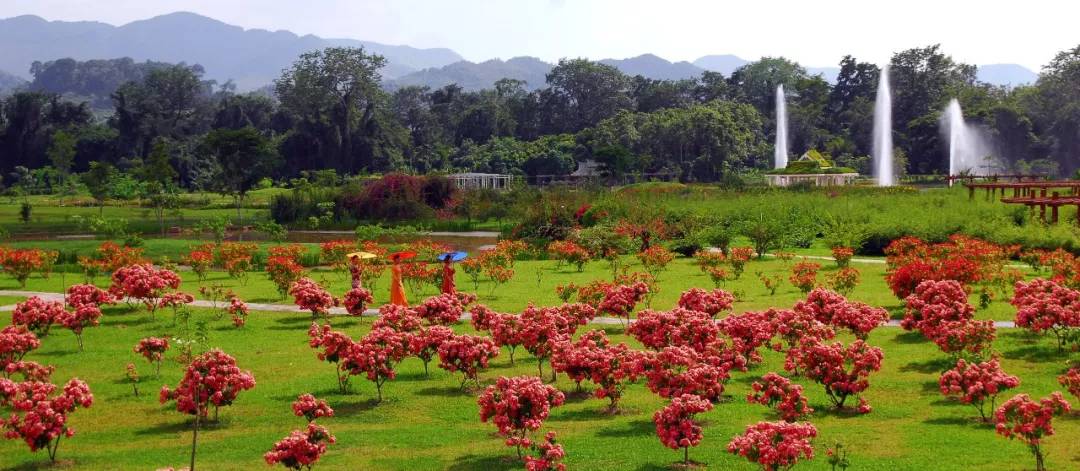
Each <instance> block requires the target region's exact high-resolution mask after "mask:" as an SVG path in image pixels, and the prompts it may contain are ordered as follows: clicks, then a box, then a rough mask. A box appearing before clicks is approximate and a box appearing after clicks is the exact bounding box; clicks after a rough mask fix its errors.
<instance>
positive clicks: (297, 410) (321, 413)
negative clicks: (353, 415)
mask: <svg viewBox="0 0 1080 471" xmlns="http://www.w3.org/2000/svg"><path fill="white" fill-rule="evenodd" d="M292 410H293V414H295V415H296V416H297V417H303V418H305V419H307V421H308V422H313V421H314V420H315V419H317V418H319V417H333V416H334V409H331V408H330V405H329V404H327V403H326V401H324V400H322V399H315V396H312V395H311V394H301V395H299V396H297V397H296V401H295V402H293V403H292Z"/></svg>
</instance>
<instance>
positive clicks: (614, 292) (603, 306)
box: [597, 281, 649, 324]
mask: <svg viewBox="0 0 1080 471" xmlns="http://www.w3.org/2000/svg"><path fill="white" fill-rule="evenodd" d="M647 294H649V285H647V284H645V283H643V282H640V281H639V282H637V283H634V284H631V285H617V286H612V287H610V288H608V289H607V290H606V291H605V292H604V298H603V300H601V301H600V304H599V305H598V306H597V311H599V312H601V313H604V314H609V315H611V316H614V317H617V318H619V319H624V320H625V321H626V323H627V324H629V323H630V315H631V314H633V312H634V308H635V307H636V306H637V304H638V303H640V302H641V301H642V300H643V299H644V298H645V296H646V295H647Z"/></svg>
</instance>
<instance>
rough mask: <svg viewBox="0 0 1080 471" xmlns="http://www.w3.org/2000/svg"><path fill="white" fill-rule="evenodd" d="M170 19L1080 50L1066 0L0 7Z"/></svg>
mask: <svg viewBox="0 0 1080 471" xmlns="http://www.w3.org/2000/svg"><path fill="white" fill-rule="evenodd" d="M175 11H190V12H194V13H199V14H202V15H205V16H209V17H212V18H215V19H218V20H221V21H224V22H226V23H230V24H234V25H237V26H242V27H245V28H261V29H269V30H279V29H284V30H289V31H292V32H294V33H297V34H314V35H318V36H323V37H333V38H352V39H363V40H369V41H376V42H381V43H386V44H407V45H410V46H414V47H448V48H451V49H453V50H455V51H457V52H458V53H459V54H461V55H462V56H464V57H465V58H466V59H468V60H471V61H482V60H487V59H491V58H501V59H509V58H511V57H514V56H523V55H528V56H536V57H539V58H541V59H543V60H546V61H554V60H557V59H559V58H562V57H588V58H590V59H603V58H626V57H632V56H636V55H640V54H643V53H653V54H656V55H658V56H660V57H663V58H665V59H668V60H671V61H679V60H686V61H692V60H694V59H696V58H698V57H701V56H703V55H707V54H734V55H737V56H739V57H742V58H744V59H756V58H758V57H762V56H784V57H787V58H790V59H794V60H796V61H798V62H800V63H801V64H803V65H805V66H816V67H820V66H831V65H836V64H837V63H838V62H839V61H840V58H841V57H843V56H844V55H845V54H851V55H853V56H855V57H856V58H858V59H859V60H861V61H866V62H874V63H878V64H883V63H885V62H888V60H889V57H890V56H891V55H892V54H893V53H894V52H897V51H900V50H904V49H908V48H912V47H921V46H925V45H929V44H934V43H940V44H941V45H942V48H943V50H944V51H945V52H946V53H948V54H950V55H952V56H953V58H954V59H957V60H959V61H962V62H966V63H970V64H995V63H1017V64H1021V65H1024V66H1026V67H1028V68H1030V69H1032V70H1035V71H1038V70H1039V69H1040V68H1041V67H1042V65H1044V64H1046V63H1047V62H1048V61H1049V60H1050V59H1051V58H1052V57H1053V56H1054V55H1055V54H1056V53H1057V52H1059V51H1062V50H1065V49H1067V48H1072V47H1075V46H1076V45H1078V44H1080V29H1078V28H1077V27H1076V23H1075V21H1076V18H1080V2H1077V1H1073V0H1056V1H1051V0H1024V1H1015V0H1013V1H1008V2H1006V1H1000V0H983V1H978V2H976V1H970V0H903V1H891V2H881V1H875V0H810V1H807V0H802V1H797V0H796V1H789V0H772V1H761V0H740V1H737V2H731V1H725V0H713V1H707V0H696V1H691V0H651V1H648V0H0V18H7V17H11V16H17V15H23V14H33V15H38V16H41V17H43V18H45V19H48V20H66V21H76V20H93V21H102V22H105V23H109V24H113V25H122V24H124V23H128V22H131V21H134V20H140V19H145V18H149V17H152V16H156V15H160V14H165V13H171V12H175Z"/></svg>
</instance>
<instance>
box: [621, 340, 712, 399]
mask: <svg viewBox="0 0 1080 471" xmlns="http://www.w3.org/2000/svg"><path fill="white" fill-rule="evenodd" d="M635 363H636V364H635V365H634V368H635V371H633V373H632V374H633V375H635V376H637V375H638V374H642V375H644V376H645V377H646V379H647V381H646V385H647V386H648V387H649V390H650V391H652V392H653V393H655V394H657V395H658V396H660V397H665V398H674V397H678V396H682V395H685V394H693V395H695V396H699V397H701V398H702V399H705V400H707V401H710V402H716V401H719V400H720V396H721V395H722V394H723V392H724V384H725V383H726V382H727V380H728V378H730V376H729V375H728V371H729V367H727V366H721V365H718V364H717V363H718V362H717V361H715V360H714V358H711V357H708V356H705V355H701V354H699V353H697V352H695V351H694V350H693V349H692V348H690V347H667V348H665V349H663V350H661V351H659V352H651V353H647V354H642V355H640V356H639V359H638V360H636V362H635Z"/></svg>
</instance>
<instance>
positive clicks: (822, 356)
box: [784, 340, 884, 414]
mask: <svg viewBox="0 0 1080 471" xmlns="http://www.w3.org/2000/svg"><path fill="white" fill-rule="evenodd" d="M883 356H884V355H883V354H882V353H881V349H880V348H877V347H871V346H870V345H867V344H866V343H865V342H863V341H862V340H856V341H855V342H852V343H851V345H848V346H847V347H845V346H844V345H843V344H841V343H839V342H836V343H833V344H831V345H827V344H823V343H817V342H812V343H808V344H804V345H801V346H799V347H798V353H797V355H795V358H794V361H795V363H796V365H797V366H798V368H799V370H800V371H801V372H802V375H803V376H805V377H807V378H809V379H812V380H814V381H817V382H818V383H820V384H821V385H823V386H825V393H826V394H827V395H828V397H829V400H830V401H831V402H832V403H833V405H834V406H836V408H838V409H839V408H842V407H844V402H845V401H847V398H848V397H849V396H852V395H854V396H858V395H859V393H861V392H863V391H865V390H867V389H869V388H870V381H869V380H868V379H867V378H869V377H870V373H873V372H875V371H878V370H880V369H881V360H882V358H883ZM784 368H785V369H787V370H789V371H791V370H794V369H795V368H794V365H790V364H785V365H784ZM858 410H859V412H860V413H863V414H866V413H869V412H870V410H871V409H870V404H868V403H867V402H866V401H865V400H863V399H862V398H861V397H860V398H859V408H858Z"/></svg>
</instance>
